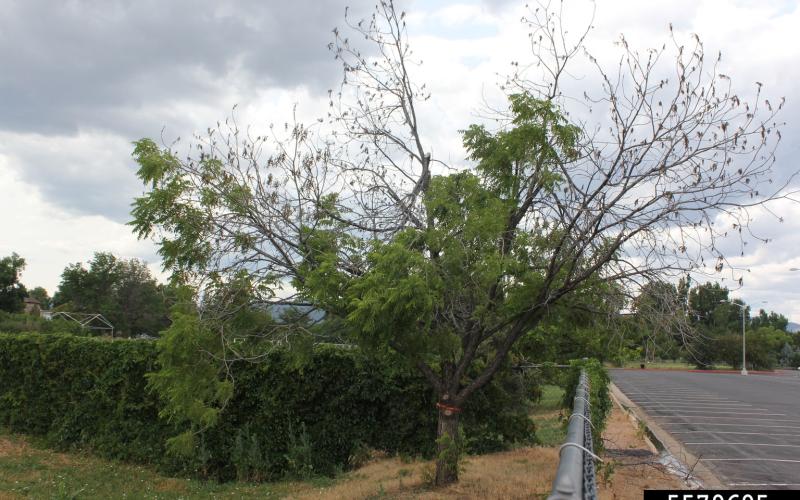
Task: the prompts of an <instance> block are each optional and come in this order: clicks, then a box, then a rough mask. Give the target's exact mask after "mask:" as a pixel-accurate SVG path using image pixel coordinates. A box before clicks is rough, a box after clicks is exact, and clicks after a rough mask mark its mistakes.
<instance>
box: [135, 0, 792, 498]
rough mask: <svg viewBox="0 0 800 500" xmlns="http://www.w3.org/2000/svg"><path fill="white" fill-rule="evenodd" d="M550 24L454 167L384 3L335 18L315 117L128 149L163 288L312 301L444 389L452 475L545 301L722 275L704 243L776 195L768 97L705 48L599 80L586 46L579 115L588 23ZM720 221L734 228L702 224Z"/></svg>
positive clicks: (650, 60)
mask: <svg viewBox="0 0 800 500" xmlns="http://www.w3.org/2000/svg"><path fill="white" fill-rule="evenodd" d="M559 19H560V18H559V17H558V16H557V15H556V14H555V13H553V12H552V11H550V10H548V9H547V8H539V9H536V10H534V11H532V12H531V16H530V17H527V18H525V19H524V22H525V23H527V25H528V26H529V27H530V28H531V31H532V34H531V40H532V42H533V44H532V47H533V62H532V64H531V65H530V66H529V68H531V69H530V72H529V73H524V72H523V70H522V69H520V71H519V72H518V73H517V74H515V75H512V76H511V77H509V79H508V82H507V83H506V85H504V87H503V89H504V90H505V91H506V92H507V98H508V103H509V104H508V109H507V111H506V112H505V113H504V114H503V115H502V116H500V117H499V119H500V128H499V129H498V130H489V129H488V128H486V127H485V126H483V125H480V124H476V125H471V126H469V127H467V128H466V129H465V130H464V131H463V132H462V139H463V143H464V146H465V148H466V150H467V152H468V155H469V160H470V161H471V166H470V167H468V168H465V169H461V170H459V171H454V169H449V167H448V166H447V165H444V163H443V162H442V161H441V160H439V159H438V158H434V157H433V156H432V154H431V150H430V145H429V142H428V139H427V138H426V136H425V133H424V130H423V128H422V124H421V122H420V120H419V117H418V112H419V109H418V108H419V106H421V105H424V102H425V101H426V100H427V99H428V98H429V97H430V95H429V93H428V92H427V91H426V89H425V86H424V85H419V86H418V85H417V84H416V83H414V82H415V80H414V78H413V75H412V71H414V70H415V68H416V67H417V61H415V59H414V57H413V53H412V51H411V49H410V48H409V45H408V43H407V40H406V31H405V20H404V14H403V13H402V12H398V11H397V10H396V9H395V7H394V4H393V3H392V2H391V1H382V2H380V3H379V4H378V5H377V7H376V12H375V15H373V17H372V18H371V19H367V20H364V21H361V22H358V23H351V22H349V20H348V26H349V30H350V31H351V32H353V34H354V35H357V36H352V39H354V40H355V39H359V40H366V43H368V44H370V45H371V46H370V48H369V49H367V50H365V51H363V52H362V51H361V50H360V49H359V48H358V47H356V46H355V45H354V44H353V43H351V42H350V39H351V37H350V36H347V34H346V33H345V32H344V31H340V30H335V31H334V41H333V42H332V43H331V45H330V49H331V50H332V52H333V54H334V57H335V58H336V59H337V60H339V61H341V62H342V67H343V69H344V79H343V84H342V87H341V88H340V89H338V91H336V92H333V91H331V92H330V95H331V99H330V109H329V112H328V115H327V120H326V119H324V118H323V119H321V122H319V123H316V124H314V125H312V126H309V127H307V126H304V125H302V124H299V123H293V124H292V125H290V124H289V123H286V124H285V125H284V126H283V127H275V128H271V129H270V132H269V133H267V134H266V135H256V134H252V135H251V134H250V133H249V132H248V131H246V130H241V129H239V128H238V126H237V124H236V120H235V118H231V119H229V120H228V121H226V122H225V124H224V125H223V124H220V125H219V126H218V127H217V128H215V129H209V130H208V133H207V134H206V135H204V136H197V137H196V138H195V141H196V142H195V143H194V144H193V145H192V147H191V150H190V152H189V154H188V155H187V154H184V153H182V152H178V151H177V146H175V145H171V146H165V147H163V148H161V147H159V146H157V145H156V144H155V143H154V142H153V141H151V140H149V139H143V140H141V141H138V142H137V143H136V145H135V149H134V152H133V156H134V158H135V160H136V161H137V162H138V164H139V167H140V168H139V171H138V175H139V177H140V179H141V180H142V181H143V182H144V184H145V185H146V186H147V191H146V193H145V194H144V195H143V196H142V197H139V198H137V199H136V201H135V203H134V208H133V211H132V215H133V221H132V225H133V227H134V231H135V232H136V234H137V235H138V236H139V237H141V238H146V237H154V238H156V240H157V241H158V243H159V246H160V250H159V251H160V255H161V256H162V257H163V259H164V264H165V266H166V267H167V268H168V269H170V270H171V271H172V273H173V279H174V280H175V281H177V282H183V283H188V284H192V285H193V286H194V287H195V289H196V291H197V297H198V298H199V299H200V300H201V302H202V297H203V296H204V292H203V290H204V289H205V288H206V287H208V286H218V284H219V283H220V282H233V281H234V279H235V278H234V277H236V276H239V275H240V274H241V273H246V274H247V276H248V277H249V281H250V282H251V283H253V284H254V285H255V286H254V289H255V294H254V296H253V302H254V303H257V304H265V303H294V304H299V305H305V306H311V307H314V308H319V309H321V310H324V311H326V313H327V314H328V315H330V316H331V317H338V318H341V319H343V320H345V321H346V322H347V323H348V325H349V326H350V327H351V329H352V331H353V332H354V333H353V340H354V341H355V342H357V343H359V344H360V345H362V346H364V347H366V348H378V349H382V348H385V349H392V350H394V351H396V352H397V353H399V354H400V355H401V356H403V357H404V359H406V360H407V362H408V364H409V365H410V366H413V367H415V369H417V370H419V371H420V372H421V373H422V374H424V375H425V377H426V378H427V380H428V381H429V382H430V384H431V385H432V386H433V387H434V388H435V390H436V392H437V394H438V398H439V401H438V404H437V411H438V414H439V427H438V436H439V437H438V440H437V442H438V443H439V444H438V446H439V460H438V461H437V471H436V481H435V482H436V484H440V485H441V484H446V483H449V482H452V481H455V480H457V476H458V467H457V464H456V459H455V457H457V455H458V454H457V453H455V452H454V450H457V449H458V443H459V433H458V430H457V429H458V415H459V412H460V410H461V407H462V406H463V405H465V404H467V403H468V401H469V399H470V397H471V396H472V395H473V394H474V393H475V392H476V391H478V390H479V389H481V388H482V387H483V386H485V385H486V384H487V383H488V382H489V381H490V380H491V379H492V377H494V375H495V374H496V373H497V371H498V370H499V369H500V368H501V367H502V366H503V365H504V363H505V362H506V360H507V357H508V355H509V352H510V351H511V349H512V347H513V346H514V345H515V343H516V342H517V341H518V340H519V339H520V338H522V337H523V336H524V335H525V334H526V333H527V332H529V331H531V330H532V329H534V328H536V327H537V325H539V324H540V323H541V322H542V321H543V319H544V318H545V317H546V315H547V312H548V311H549V310H551V309H552V308H554V307H555V306H557V305H558V304H561V303H565V302H566V301H568V300H570V298H572V297H577V296H580V294H581V293H585V292H586V291H587V290H589V289H592V288H594V287H596V286H598V285H600V284H604V283H605V284H610V283H616V284H617V285H616V286H619V287H621V288H622V289H625V290H631V289H634V288H637V287H639V286H641V284H643V283H645V282H648V281H653V280H665V279H668V278H669V277H670V276H675V277H677V276H682V275H685V274H686V273H687V272H688V271H691V270H697V269H699V268H701V267H703V266H705V265H706V259H709V260H710V261H711V263H710V265H711V266H712V267H713V268H715V269H716V271H717V272H720V271H722V269H723V267H724V266H725V265H726V260H725V256H724V255H722V254H721V253H720V251H719V248H718V246H717V245H716V242H717V239H718V238H720V237H722V236H723V235H724V234H726V233H727V232H728V231H729V229H730V228H731V227H732V228H733V230H734V233H736V232H741V230H742V229H743V228H744V229H746V228H747V227H748V221H749V218H748V215H747V209H748V208H749V207H753V206H758V205H761V204H763V203H765V202H767V201H769V200H772V199H775V198H777V197H779V196H780V193H781V191H780V189H781V188H782V187H783V186H782V185H780V184H778V185H773V186H770V185H769V184H768V183H767V181H768V177H769V176H770V174H771V165H772V163H773V161H774V156H773V150H774V147H775V145H776V144H777V141H778V139H779V133H778V132H777V130H778V125H777V124H776V123H775V114H776V112H777V110H778V109H779V108H780V105H779V106H776V107H772V106H771V105H770V104H763V103H762V98H761V94H760V85H759V89H758V91H757V92H756V94H755V100H754V101H753V102H750V103H748V102H746V100H745V99H744V98H743V97H739V96H738V95H737V94H735V93H733V91H732V90H731V86H730V82H729V79H728V78H727V77H725V76H724V75H721V74H720V72H719V70H718V63H719V59H716V60H714V61H710V60H709V59H707V58H706V56H705V54H704V52H703V46H702V44H701V43H700V41H699V39H695V40H694V41H693V42H692V44H691V45H688V46H687V45H683V44H681V43H679V42H678V41H677V40H675V39H674V38H672V40H671V41H670V45H669V49H668V48H667V45H664V47H663V48H661V49H656V50H652V51H648V52H646V53H645V54H644V55H642V54H640V53H639V52H636V51H635V50H633V49H631V48H630V47H629V46H628V44H627V42H626V41H625V40H624V39H623V40H621V44H620V47H621V50H622V54H621V58H620V64H619V66H618V67H617V68H615V69H614V70H613V72H608V71H606V70H605V69H604V68H603V67H602V65H601V64H600V63H599V62H598V61H597V60H596V59H594V58H592V57H591V56H589V61H590V62H591V63H592V64H593V65H594V68H595V69H596V70H597V74H598V75H599V79H600V82H601V85H600V87H599V88H598V89H587V93H586V94H585V96H586V106H587V108H588V109H589V110H590V111H591V110H593V109H595V108H596V109H599V110H600V111H601V112H602V113H603V114H604V116H608V117H609V118H608V120H607V121H605V122H604V123H602V126H597V127H592V126H590V125H588V124H587V123H584V122H579V121H577V120H574V121H571V120H570V119H569V118H568V117H569V116H571V115H570V111H569V109H568V106H569V105H570V103H572V102H574V99H573V98H574V96H566V95H564V94H563V91H564V88H565V87H564V86H563V82H562V80H563V79H564V78H567V77H568V75H569V72H568V71H567V70H566V68H567V66H568V64H572V60H573V59H575V58H578V57H581V55H582V54H583V53H584V52H583V51H582V49H583V48H584V47H583V42H584V39H585V35H586V31H583V32H579V33H580V35H579V36H578V37H577V38H572V39H571V40H572V41H571V42H570V41H567V40H568V37H567V36H566V31H565V30H563V29H561V27H560V26H559V25H558V22H559ZM570 31H571V32H572V30H570ZM670 51H671V52H672V53H673V54H674V55H672V56H671V60H670V61H671V64H669V63H668V62H667V63H665V62H664V60H665V59H666V58H667V57H670ZM539 70H541V74H535V75H534V74H532V72H535V71H539ZM667 71H669V72H671V75H669V76H668V75H667V74H666V72H667ZM600 119H601V120H603V118H600ZM253 135H255V137H253ZM770 187H772V190H769V188H770ZM765 189H767V190H766V191H765ZM722 214H724V215H725V216H726V217H728V219H729V220H730V221H731V222H730V224H731V225H729V226H726V227H723V226H722V225H720V224H715V218H716V217H717V216H719V215H722ZM202 314H204V312H203V307H202V304H201V308H200V311H199V312H198V315H202ZM217 334H218V335H220V336H221V337H222V338H224V335H225V332H224V331H223V330H221V329H220V330H219V331H218V332H217ZM272 334H273V330H272V329H266V330H264V331H262V332H261V335H262V336H263V337H264V338H269V336H270V335H272ZM220 344H221V346H223V347H219V349H222V350H224V349H225V348H224V345H225V343H224V342H222V343H220ZM228 354H230V353H228ZM194 355H196V356H204V355H205V356H208V355H209V354H202V353H200V352H199V351H198V352H195V353H194ZM211 355H213V356H216V359H223V360H228V359H230V358H228V357H226V356H222V355H221V354H220V353H219V352H217V353H212V354H211Z"/></svg>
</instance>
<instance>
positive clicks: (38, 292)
mask: <svg viewBox="0 0 800 500" xmlns="http://www.w3.org/2000/svg"><path fill="white" fill-rule="evenodd" d="M28 297H30V298H32V299H36V300H38V301H39V303H40V304H41V305H42V309H49V308H50V295H48V293H47V290H45V289H44V288H43V287H41V286H37V287H36V288H34V289H33V290H28Z"/></svg>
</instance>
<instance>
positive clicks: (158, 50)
mask: <svg viewBox="0 0 800 500" xmlns="http://www.w3.org/2000/svg"><path fill="white" fill-rule="evenodd" d="M350 4H351V6H352V7H351V8H353V9H354V10H355V11H357V12H365V11H366V10H365V9H364V8H363V7H364V6H366V5H369V3H368V2H366V0H356V1H354V2H350ZM0 9H2V11H3V16H2V18H0V19H2V20H0V61H2V62H3V72H2V75H0V95H2V96H3V102H4V110H3V113H2V114H0V128H4V129H6V130H14V131H17V132H37V133H43V134H63V133H75V132H77V131H78V130H79V129H80V128H83V127H86V126H90V127H91V126H100V125H101V126H103V127H107V128H110V129H118V128H120V127H122V128H124V125H122V124H121V123H122V122H117V123H116V125H115V123H114V122H112V121H111V120H110V118H112V117H113V116H114V115H115V111H118V110H120V109H123V110H129V109H136V108H141V107H145V108H156V107H158V106H160V105H170V103H172V102H173V101H174V100H176V99H179V100H193V101H196V102H207V101H208V100H214V99H216V98H217V97H218V96H219V94H220V93H224V90H225V83H226V82H228V81H230V80H231V79H235V80H236V81H238V82H240V84H242V83H246V84H247V85H248V86H250V87H251V88H253V89H259V88H264V87H279V88H280V87H284V88H285V87H296V86H308V87H312V88H315V89H319V90H324V89H326V88H327V87H328V86H330V85H331V82H333V81H335V79H336V77H337V76H338V73H337V64H336V62H335V61H333V58H332V57H331V55H330V54H329V53H328V51H327V50H326V48H325V47H326V45H327V43H328V42H329V41H330V40H331V36H332V35H331V29H332V28H333V27H334V26H336V25H339V24H342V19H343V13H344V5H343V4H342V3H341V2H338V1H333V2H332V1H327V2H319V1H315V0H296V1H293V2H262V1H257V0H250V1H239V2H234V3H225V4H221V3H219V2H215V1H212V0H204V1H189V0H179V1H171V2H159V1H155V0H143V1H136V2H127V1H111V2H106V1H99V0H76V1H71V2H55V3H53V2H48V1H46V0H0Z"/></svg>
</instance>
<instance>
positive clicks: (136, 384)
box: [0, 334, 533, 480]
mask: <svg viewBox="0 0 800 500" xmlns="http://www.w3.org/2000/svg"><path fill="white" fill-rule="evenodd" d="M156 368H157V366H156V346H155V344H154V343H152V342H148V341H137V340H117V341H113V342H112V341H108V340H103V339H97V338H87V337H76V336H73V335H61V334H50V335H41V334H9V335H0V424H3V425H6V426H8V427H10V428H11V429H12V430H14V431H18V432H25V433H30V434H36V435H40V436H44V437H45V439H46V441H47V442H48V443H49V444H50V445H53V446H56V447H58V448H62V449H64V448H71V447H80V448H84V449H90V450H92V451H94V452H95V453H98V454H100V455H103V456H107V457H112V458H116V459H122V460H132V461H137V462H145V463H154V464H158V465H160V466H162V467H163V468H166V469H168V470H171V471H173V472H176V471H184V472H187V473H191V474H196V475H200V476H205V477H214V478H218V479H223V480H224V479H231V478H235V477H239V478H244V479H271V478H276V477H282V476H285V475H305V474H330V473H333V472H335V471H337V470H340V469H343V468H346V467H347V465H348V463H353V461H357V459H358V456H359V453H361V452H362V451H363V450H365V449H367V448H376V449H381V450H386V451H389V452H396V453H408V454H423V455H430V454H431V453H432V452H433V445H434V435H435V427H436V421H435V419H436V412H435V408H434V402H435V398H434V395H433V393H432V391H431V390H430V389H429V388H428V386H427V384H426V383H425V381H424V380H423V379H422V378H421V377H419V376H417V375H414V374H411V373H408V372H406V371H403V370H401V369H398V368H397V364H396V363H392V362H390V361H385V360H384V361H376V360H374V359H370V358H368V357H366V356H365V355H363V354H360V353H359V352H358V351H355V350H343V349H339V348H333V347H327V348H317V349H316V350H315V351H314V353H313V355H312V356H311V358H310V361H308V362H307V363H305V364H304V365H302V366H297V362H296V359H293V358H292V357H291V356H289V355H288V354H287V353H285V352H281V351H276V352H273V353H271V354H270V355H269V356H268V358H267V359H266V361H265V362H263V363H258V364H250V363H239V364H235V365H234V367H233V374H234V377H235V381H236V383H235V392H234V396H233V398H232V399H231V401H230V402H229V403H228V405H227V406H226V408H225V410H224V412H223V414H222V418H221V419H220V423H219V424H218V425H217V426H215V427H214V428H212V429H210V430H208V431H206V432H204V433H203V434H202V435H201V436H199V438H200V439H199V442H200V446H199V447H198V449H199V451H198V453H197V454H196V456H194V457H193V458H191V459H180V460H179V459H177V458H170V457H169V456H167V454H166V453H165V446H164V443H165V441H166V439H167V438H169V437H172V436H174V435H176V434H177V433H178V432H180V430H182V429H177V428H175V426H174V425H172V424H170V423H169V422H166V421H165V420H163V419H160V418H159V417H158V412H159V409H160V405H159V401H158V399H157V397H156V396H155V395H154V394H153V393H152V392H151V391H149V390H148V388H147V383H146V379H145V374H146V373H148V372H150V371H153V370H155V369H156ZM525 390H526V386H525V384H523V383H522V381H521V380H520V379H519V377H518V376H516V375H514V374H510V373H506V374H504V375H502V376H500V377H498V379H497V380H496V381H495V382H494V383H492V384H490V385H489V386H487V387H486V388H485V390H483V391H481V392H479V393H478V394H476V395H475V396H474V398H473V399H472V400H471V401H470V403H469V405H468V406H467V407H466V408H465V413H464V418H463V422H464V427H465V431H466V435H467V440H468V443H469V445H470V447H471V451H473V452H478V451H490V450H496V449H502V448H503V447H505V446H506V445H508V444H509V443H512V442H525V441H528V442H530V440H531V439H532V437H533V425H532V423H531V421H530V419H529V418H528V416H527V411H526V409H527V408H526V406H525V402H524V401H525V397H524V392H525Z"/></svg>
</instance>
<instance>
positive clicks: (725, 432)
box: [670, 431, 800, 437]
mask: <svg viewBox="0 0 800 500" xmlns="http://www.w3.org/2000/svg"><path fill="white" fill-rule="evenodd" d="M701 433H706V434H744V435H747V436H769V437H772V436H782V437H800V434H776V433H772V432H741V431H675V432H670V434H701Z"/></svg>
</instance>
